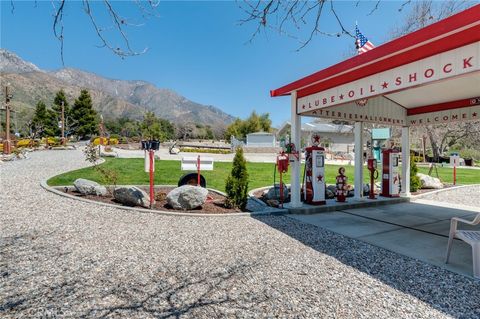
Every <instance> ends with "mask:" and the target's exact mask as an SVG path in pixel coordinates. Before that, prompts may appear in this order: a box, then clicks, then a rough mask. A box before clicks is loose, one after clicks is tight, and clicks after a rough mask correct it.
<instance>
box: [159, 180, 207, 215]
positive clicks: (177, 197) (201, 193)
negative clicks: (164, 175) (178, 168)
mask: <svg viewBox="0 0 480 319" xmlns="http://www.w3.org/2000/svg"><path fill="white" fill-rule="evenodd" d="M207 195H208V190H207V189H206V188H203V187H199V186H192V185H183V186H180V187H177V188H174V189H173V190H171V191H170V193H168V195H167V203H168V205H170V206H172V207H173V208H174V209H182V210H190V209H195V208H197V207H200V206H202V205H203V204H204V203H205V201H206V200H207Z"/></svg>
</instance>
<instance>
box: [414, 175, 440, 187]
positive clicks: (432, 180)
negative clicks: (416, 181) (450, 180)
mask: <svg viewBox="0 0 480 319" xmlns="http://www.w3.org/2000/svg"><path fill="white" fill-rule="evenodd" d="M417 176H418V178H420V183H421V185H422V186H421V188H433V189H441V188H443V183H442V182H441V181H440V180H439V179H438V178H436V177H432V176H428V175H425V174H422V173H417Z"/></svg>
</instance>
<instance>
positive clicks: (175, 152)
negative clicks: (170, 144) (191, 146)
mask: <svg viewBox="0 0 480 319" xmlns="http://www.w3.org/2000/svg"><path fill="white" fill-rule="evenodd" d="M178 153H180V149H179V148H177V147H174V148H172V149H171V150H170V154H173V155H176V154H178Z"/></svg>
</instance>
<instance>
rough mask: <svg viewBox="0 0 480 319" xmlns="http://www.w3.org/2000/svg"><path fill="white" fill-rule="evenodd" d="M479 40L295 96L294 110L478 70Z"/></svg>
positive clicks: (375, 94)
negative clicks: (315, 91)
mask: <svg viewBox="0 0 480 319" xmlns="http://www.w3.org/2000/svg"><path fill="white" fill-rule="evenodd" d="M479 51H480V42H475V43H472V44H469V45H466V46H464V47H461V48H458V49H454V50H450V51H447V52H444V53H441V54H437V55H434V56H431V57H428V58H425V59H421V60H418V61H415V62H412V63H408V64H405V65H402V66H399V67H396V68H393V69H391V70H387V71H384V72H380V73H377V74H374V75H370V76H367V77H365V78H362V79H359V80H356V81H353V82H350V83H346V84H343V85H339V86H336V87H333V88H331V89H327V90H325V91H322V92H318V93H315V94H311V95H308V96H305V97H301V98H299V99H298V103H297V112H298V113H304V112H308V111H312V110H318V109H322V108H326V107H329V106H333V105H338V104H344V103H346V102H351V101H355V100H358V99H366V98H370V97H373V96H377V95H385V94H387V93H392V92H395V91H398V90H402V89H405V88H409V87H414V86H419V85H423V84H426V83H429V82H433V81H438V80H441V79H446V78H451V77H454V76H458V75H461V74H464V73H468V72H474V71H477V70H480V59H479V54H480V53H479Z"/></svg>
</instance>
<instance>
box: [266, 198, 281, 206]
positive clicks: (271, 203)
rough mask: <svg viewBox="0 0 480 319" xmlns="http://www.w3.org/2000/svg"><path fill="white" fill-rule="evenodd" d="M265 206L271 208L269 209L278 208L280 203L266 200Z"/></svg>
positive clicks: (274, 200)
mask: <svg viewBox="0 0 480 319" xmlns="http://www.w3.org/2000/svg"><path fill="white" fill-rule="evenodd" d="M266 203H267V205H268V206H271V207H279V206H280V202H279V201H278V200H276V199H269V200H267V202H266Z"/></svg>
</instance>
